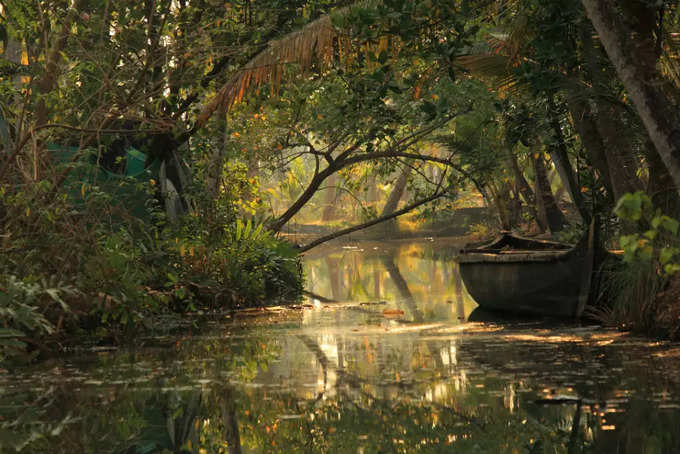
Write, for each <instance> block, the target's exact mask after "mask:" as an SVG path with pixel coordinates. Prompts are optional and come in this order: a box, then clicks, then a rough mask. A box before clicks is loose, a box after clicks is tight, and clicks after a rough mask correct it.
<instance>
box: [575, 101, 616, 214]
mask: <svg viewBox="0 0 680 454" xmlns="http://www.w3.org/2000/svg"><path fill="white" fill-rule="evenodd" d="M567 105H568V107H569V114H570V115H571V119H572V121H573V122H574V127H575V128H576V131H577V132H578V135H579V137H580V139H581V145H583V148H584V149H585V151H586V152H587V153H588V157H589V159H590V162H591V163H592V165H593V167H594V168H595V170H596V171H597V173H598V177H599V179H600V181H601V183H602V185H603V186H604V188H605V189H606V190H607V197H608V199H609V202H610V204H612V205H613V202H614V185H613V183H612V178H611V175H610V174H609V165H608V164H607V158H606V157H605V153H604V142H603V141H602V137H601V136H600V133H599V132H598V130H597V127H596V126H595V121H594V119H593V113H592V111H591V109H590V106H589V105H588V104H587V103H586V102H585V101H584V100H582V99H579V98H577V97H575V96H573V97H571V98H570V99H569V101H568V102H567Z"/></svg>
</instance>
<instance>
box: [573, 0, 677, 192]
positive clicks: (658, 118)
mask: <svg viewBox="0 0 680 454" xmlns="http://www.w3.org/2000/svg"><path fill="white" fill-rule="evenodd" d="M581 1H582V3H583V6H584V7H585V9H586V11H587V13H588V16H589V17H590V20H591V22H592V24H593V26H594V27H595V30H596V31H597V33H598V34H599V35H600V41H601V42H602V45H603V46H604V48H605V50H606V51H607V55H608V56H609V59H610V60H611V61H612V63H613V64H614V67H615V68H616V72H617V74H618V76H619V78H620V79H621V81H622V82H623V85H624V87H625V88H626V91H627V92H628V95H629V96H630V98H631V100H632V101H633V104H634V105H635V108H636V109H637V111H638V114H639V115H640V118H641V119H642V123H643V124H644V126H645V129H646V130H647V133H648V135H649V138H650V139H651V141H652V142H653V143H654V146H655V148H656V151H657V152H658V154H659V156H660V158H661V160H662V161H663V163H664V164H665V166H666V168H667V169H668V173H669V174H670V175H671V178H672V179H673V183H674V190H675V191H676V192H677V191H678V189H679V188H680V129H678V126H677V125H678V124H679V123H678V115H677V113H676V112H675V110H674V109H673V108H672V105H671V103H669V102H668V100H667V99H666V97H665V95H664V93H663V92H662V90H661V88H660V87H661V86H662V85H663V80H664V79H663V76H662V75H661V73H660V72H659V71H658V69H657V68H656V66H655V65H652V64H649V63H650V58H649V55H648V54H649V47H650V46H649V43H648V42H647V41H648V40H647V39H645V37H640V36H639V35H637V34H633V33H631V30H630V29H629V28H628V27H627V26H626V25H625V24H624V23H623V21H622V18H621V17H620V15H619V14H618V12H617V11H616V3H615V2H614V1H613V0H581Z"/></svg>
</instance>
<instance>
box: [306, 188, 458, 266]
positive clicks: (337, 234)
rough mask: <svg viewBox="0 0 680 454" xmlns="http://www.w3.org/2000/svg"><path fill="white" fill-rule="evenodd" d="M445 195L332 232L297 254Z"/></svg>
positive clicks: (440, 191) (438, 193) (422, 200)
mask: <svg viewBox="0 0 680 454" xmlns="http://www.w3.org/2000/svg"><path fill="white" fill-rule="evenodd" d="M445 194H446V191H443V190H438V191H435V192H434V194H432V195H430V196H429V197H426V198H424V199H421V200H418V201H417V202H414V203H412V204H410V205H408V206H405V207H404V208H402V209H401V210H397V211H395V212H394V213H392V214H388V215H385V216H380V217H379V218H375V219H373V220H371V221H368V222H364V223H363V224H359V225H355V226H352V227H348V228H346V229H342V230H338V231H337V232H333V233H331V234H330V235H326V236H322V237H321V238H318V239H316V240H314V241H312V242H310V243H308V244H306V245H304V246H301V247H300V248H299V249H298V252H299V253H303V252H306V251H308V250H310V249H312V248H315V247H317V246H318V245H320V244H323V243H326V242H328V241H330V240H334V239H336V238H339V237H341V236H344V235H347V234H350V233H352V232H356V231H358V230H363V229H366V228H368V227H371V226H374V225H376V224H380V223H381V222H385V221H389V220H390V219H393V218H396V217H398V216H401V215H402V214H406V213H408V212H409V211H413V210H415V209H416V208H418V207H419V206H421V205H425V204H426V203H429V202H432V201H433V200H436V199H438V198H440V197H442V196H443V195H445Z"/></svg>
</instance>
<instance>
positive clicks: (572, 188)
mask: <svg viewBox="0 0 680 454" xmlns="http://www.w3.org/2000/svg"><path fill="white" fill-rule="evenodd" d="M548 115H549V118H550V126H551V127H552V129H553V132H554V134H555V140H556V142H557V144H556V145H555V146H554V147H552V149H551V150H550V157H551V158H552V160H553V162H554V163H555V167H556V168H557V172H558V173H559V174H560V179H561V180H562V185H563V186H564V188H565V189H566V191H567V193H568V194H569V196H570V197H571V200H572V202H574V205H576V208H577V210H578V213H579V215H580V216H581V219H582V220H583V222H584V223H585V224H586V225H587V224H589V223H590V214H589V213H588V210H587V209H586V205H585V202H584V200H583V197H582V196H581V188H580V187H579V185H578V184H577V183H576V173H575V172H574V169H573V167H572V166H571V163H570V162H569V155H568V153H567V146H566V145H565V139H564V134H562V127H561V125H560V120H559V118H558V117H557V112H556V107H555V105H554V101H553V99H552V97H548Z"/></svg>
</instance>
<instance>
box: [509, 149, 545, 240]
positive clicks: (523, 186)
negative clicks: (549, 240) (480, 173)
mask: <svg viewBox="0 0 680 454" xmlns="http://www.w3.org/2000/svg"><path fill="white" fill-rule="evenodd" d="M508 165H509V167H510V169H511V170H512V174H513V176H514V178H515V187H516V188H517V191H518V192H519V193H520V194H521V195H522V197H524V201H525V202H526V205H527V209H528V210H529V214H530V215H531V217H532V218H534V219H536V222H538V228H539V229H540V230H541V231H542V232H545V230H546V229H547V228H548V226H547V225H546V224H543V223H542V221H539V218H538V213H537V212H536V194H534V191H533V189H531V186H530V185H529V183H528V182H527V179H526V178H524V174H523V173H522V170H521V169H520V168H519V164H518V163H517V156H515V153H514V151H511V152H510V153H509V156H508Z"/></svg>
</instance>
